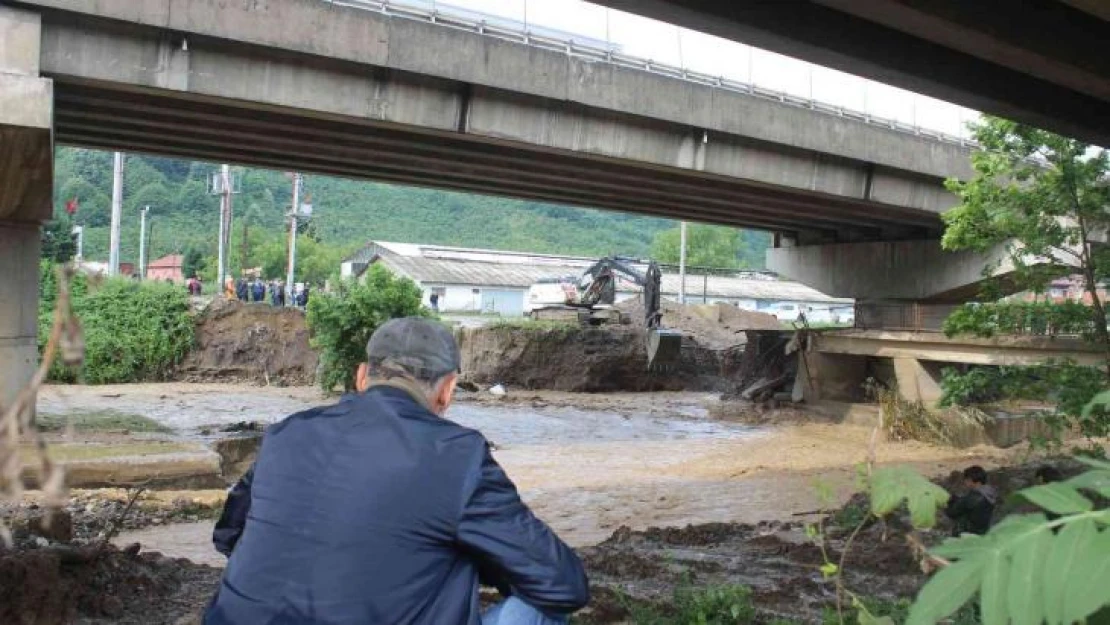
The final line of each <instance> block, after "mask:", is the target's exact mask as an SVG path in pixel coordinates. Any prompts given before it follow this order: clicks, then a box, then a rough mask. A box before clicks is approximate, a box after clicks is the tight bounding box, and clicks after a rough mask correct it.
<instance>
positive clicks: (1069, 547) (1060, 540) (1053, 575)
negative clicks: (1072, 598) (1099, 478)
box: [1041, 519, 1097, 625]
mask: <svg viewBox="0 0 1110 625" xmlns="http://www.w3.org/2000/svg"><path fill="white" fill-rule="evenodd" d="M1096 529H1097V528H1096V526H1095V522H1094V521H1093V520H1091V519H1080V520H1078V521H1074V522H1071V523H1068V524H1067V525H1065V526H1064V529H1062V530H1060V533H1059V534H1058V535H1057V536H1056V538H1055V539H1054V540H1053V541H1052V547H1051V549H1050V550H1049V553H1048V557H1047V558H1046V559H1045V563H1044V573H1043V575H1044V577H1043V578H1042V579H1043V584H1042V585H1041V588H1042V589H1043V593H1044V607H1045V618H1046V620H1047V621H1048V623H1049V625H1053V624H1070V623H1071V622H1072V620H1074V619H1068V618H1067V617H1068V611H1067V608H1068V607H1069V606H1068V605H1067V604H1066V602H1065V593H1066V592H1067V588H1068V585H1069V584H1071V583H1072V582H1073V581H1074V578H1073V568H1074V567H1075V566H1076V564H1077V563H1079V562H1083V560H1084V557H1085V556H1087V555H1089V554H1088V553H1087V552H1088V551H1090V550H1091V549H1092V548H1093V546H1094V542H1095V538H1096V537H1097V532H1096Z"/></svg>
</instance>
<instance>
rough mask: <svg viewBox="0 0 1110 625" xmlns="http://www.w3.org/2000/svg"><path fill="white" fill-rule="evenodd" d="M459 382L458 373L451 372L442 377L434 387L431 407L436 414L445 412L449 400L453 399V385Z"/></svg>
mask: <svg viewBox="0 0 1110 625" xmlns="http://www.w3.org/2000/svg"><path fill="white" fill-rule="evenodd" d="M458 382H459V374H457V373H452V374H449V375H447V376H445V377H444V378H443V381H442V382H440V383H439V386H438V387H437V388H436V394H435V397H433V398H432V408H433V409H434V410H435V412H436V414H438V415H440V416H442V415H443V413H445V412H447V408H448V407H449V406H450V405H451V401H452V400H454V399H455V385H456V384H458Z"/></svg>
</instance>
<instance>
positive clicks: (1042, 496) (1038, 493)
mask: <svg viewBox="0 0 1110 625" xmlns="http://www.w3.org/2000/svg"><path fill="white" fill-rule="evenodd" d="M1020 495H1021V496H1022V497H1025V498H1026V499H1028V500H1029V501H1031V502H1033V503H1035V504H1037V505H1038V506H1040V507H1042V508H1044V509H1045V510H1048V511H1049V512H1055V513H1056V514H1075V513H1077V512H1087V511H1088V510H1090V509H1092V508H1094V504H1092V503H1091V500H1090V499H1087V498H1086V497H1084V496H1083V495H1081V494H1079V491H1077V490H1076V489H1075V487H1074V486H1071V485H1070V484H1066V483H1055V484H1044V485H1041V486H1034V487H1033V488H1027V489H1025V490H1023V491H1021V493H1020Z"/></svg>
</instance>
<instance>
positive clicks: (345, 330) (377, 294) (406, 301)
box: [307, 265, 429, 391]
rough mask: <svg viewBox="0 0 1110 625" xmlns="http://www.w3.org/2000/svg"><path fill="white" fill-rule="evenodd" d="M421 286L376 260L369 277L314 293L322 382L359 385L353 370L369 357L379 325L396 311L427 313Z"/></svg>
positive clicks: (311, 307) (313, 324)
mask: <svg viewBox="0 0 1110 625" xmlns="http://www.w3.org/2000/svg"><path fill="white" fill-rule="evenodd" d="M420 301H421V294H420V288H419V287H417V286H416V283H414V282H413V281H412V280H409V279H408V278H397V277H395V276H394V275H393V274H392V273H390V272H389V270H387V269H386V268H385V267H382V266H380V265H374V266H372V267H370V270H369V271H368V272H367V273H366V276H365V280H364V281H363V282H358V281H354V280H344V281H340V282H339V283H338V287H337V289H336V291H335V293H332V294H328V293H320V294H316V295H313V297H312V299H310V300H309V301H308V317H307V321H308V329H309V332H311V334H312V346H313V347H314V348H316V349H317V350H318V351H319V352H320V374H319V376H318V377H319V379H320V384H321V386H323V388H324V390H326V391H330V390H332V389H334V388H335V387H336V386H339V385H342V386H343V390H344V391H351V390H353V389H354V388H355V370H356V369H357V368H358V365H359V364H360V363H363V362H365V361H366V343H367V341H369V340H370V335H371V334H373V333H374V330H377V329H378V326H380V325H382V324H383V323H385V322H386V321H388V320H389V319H393V318H395V317H427V316H429V312H428V310H427V309H426V308H424V307H423V306H422V305H421V303H420Z"/></svg>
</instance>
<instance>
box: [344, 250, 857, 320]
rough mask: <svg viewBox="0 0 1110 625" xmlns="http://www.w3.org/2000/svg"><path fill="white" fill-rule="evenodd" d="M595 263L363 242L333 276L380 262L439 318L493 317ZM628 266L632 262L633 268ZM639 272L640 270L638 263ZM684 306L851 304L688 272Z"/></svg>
mask: <svg viewBox="0 0 1110 625" xmlns="http://www.w3.org/2000/svg"><path fill="white" fill-rule="evenodd" d="M597 260H598V259H596V258H584V257H580V256H557V255H553V254H533V253H529V252H503V251H498V250H482V249H470V248H461V247H446V246H441V245H419V244H412V243H390V242H386V241H371V242H370V243H368V244H367V245H366V246H365V247H363V248H362V249H361V250H359V251H358V252H356V253H355V254H353V255H352V256H350V257H349V258H347V259H346V260H345V261H343V264H342V266H341V269H340V275H341V276H342V277H344V278H350V277H358V276H361V275H362V274H363V273H364V272H365V271H366V269H367V268H368V267H369V266H370V265H372V264H374V263H381V264H382V265H383V266H385V267H386V268H388V269H389V270H390V271H392V272H393V273H394V274H397V275H399V276H403V277H406V278H409V279H411V280H412V281H414V282H416V284H417V285H419V286H420V288H421V290H422V291H423V292H424V303H425V304H430V302H431V299H430V298H431V295H432V294H433V293H435V294H438V295H439V309H440V310H441V311H443V312H458V313H484V314H500V315H502V316H519V315H522V314H524V312H525V310H526V308H527V307H526V305H525V296H526V294H527V291H528V288H529V287H530V286H532V285H533V284H534V283H536V282H538V281H540V280H542V279H551V278H561V277H568V276H574V277H577V276H580V275H581V274H582V272H583V271H585V270H586V268H588V267H589V266H590V265H592V264H593V263H595V262H597ZM633 264H635V263H633ZM638 266H639V267H640V269H641V270H642V269H644V268H645V267H644V266H643V265H638ZM680 282H681V280H680V277H679V275H678V273H677V271H671V270H670V268H664V273H663V280H662V285H661V287H662V291H663V297H664V298H666V299H670V300H677V299H678V291H679V285H680ZM639 291H640V289H639V287H638V286H637V285H635V284H634V283H632V282H630V281H625V280H621V281H619V282H618V285H617V299H618V301H619V300H624V299H628V298H631V297H635V296H636V295H637V294H638V293H639ZM686 301H687V302H690V303H699V304H700V303H703V302H704V303H709V304H712V303H716V302H725V303H729V304H733V305H736V306H739V307H740V308H745V309H748V310H760V311H766V312H768V313H771V314H775V315H776V316H778V317H779V318H780V319H783V320H785V321H792V320H794V319H795V318H797V316H798V312H802V311H804V312H805V313H806V317H807V318H808V319H809V320H810V321H812V322H829V321H839V322H847V321H850V320H851V316H852V310H853V303H852V300H848V299H837V298H832V297H828V296H826V295H824V294H822V293H820V292H818V291H815V290H813V289H811V288H809V287H807V286H805V285H803V284H799V283H797V282H787V281H782V280H777V279H775V278H774V277H773V276H771V275H768V274H766V273H759V272H743V271H738V272H719V271H718V272H714V273H712V274H710V275H706V274H705V273H697V272H696V271H692V272H691V273H690V274H688V275H687V276H686Z"/></svg>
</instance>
